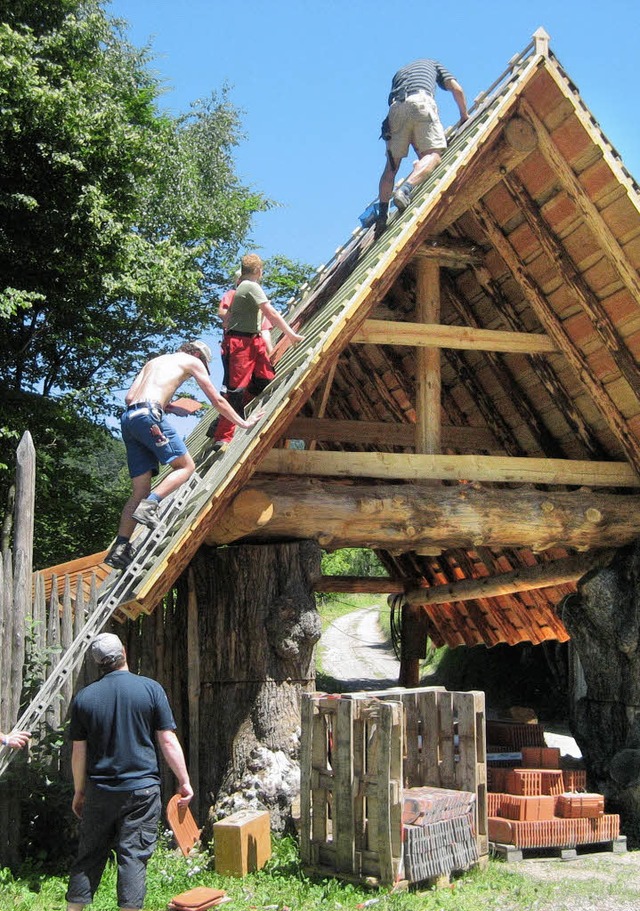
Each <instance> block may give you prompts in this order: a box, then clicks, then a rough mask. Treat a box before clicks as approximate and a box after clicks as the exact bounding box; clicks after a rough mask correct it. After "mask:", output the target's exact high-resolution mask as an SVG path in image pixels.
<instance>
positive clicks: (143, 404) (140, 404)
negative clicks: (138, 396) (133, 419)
mask: <svg viewBox="0 0 640 911" xmlns="http://www.w3.org/2000/svg"><path fill="white" fill-rule="evenodd" d="M137 408H148V409H149V411H153V410H154V409H155V410H156V411H162V412H164V406H163V405H161V404H160V402H132V404H131V405H127V407H126V408H125V411H135V410H136V409H137Z"/></svg>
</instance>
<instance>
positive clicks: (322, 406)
mask: <svg viewBox="0 0 640 911" xmlns="http://www.w3.org/2000/svg"><path fill="white" fill-rule="evenodd" d="M337 369H338V361H337V360H336V361H334V362H333V364H332V365H331V367H330V368H329V373H328V374H327V378H326V380H325V381H324V386H323V388H322V393H321V395H320V400H319V401H318V403H317V405H315V406H314V409H313V416H314V417H316V418H323V417H324V415H325V412H326V410H327V404H328V402H329V395H330V393H331V387H332V386H333V380H334V378H335V375H336V370H337ZM316 442H317V441H316V440H311V441H310V443H309V449H311V450H313V449H315V448H316Z"/></svg>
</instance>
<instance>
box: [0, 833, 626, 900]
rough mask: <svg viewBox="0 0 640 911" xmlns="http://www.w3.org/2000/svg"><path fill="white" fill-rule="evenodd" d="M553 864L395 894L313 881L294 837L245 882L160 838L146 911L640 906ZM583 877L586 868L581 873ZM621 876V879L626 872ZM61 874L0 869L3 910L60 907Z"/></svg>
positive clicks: (621, 883) (613, 882) (614, 881)
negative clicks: (204, 896) (197, 904)
mask: <svg viewBox="0 0 640 911" xmlns="http://www.w3.org/2000/svg"><path fill="white" fill-rule="evenodd" d="M557 863H558V876H557V877H553V878H550V879H549V880H545V881H540V880H536V879H534V878H531V877H527V876H523V875H522V874H521V873H520V872H517V871H514V870H513V869H511V868H510V867H509V866H508V865H507V864H504V863H503V862H501V861H496V860H491V861H490V862H489V863H488V865H487V866H486V867H485V868H484V869H482V870H481V869H474V870H472V871H470V872H469V873H466V874H464V875H462V876H460V877H458V878H457V879H454V880H453V882H452V883H451V885H450V886H447V887H445V888H442V889H437V890H436V889H433V888H431V889H428V890H426V891H405V892H393V891H392V890H391V889H388V888H387V889H365V888H364V887H360V886H355V885H351V884H349V883H345V882H342V881H341V880H338V879H313V878H310V877H309V876H307V875H306V874H305V872H304V871H303V870H302V868H301V865H300V859H299V855H298V849H297V844H296V842H295V840H294V839H292V838H283V839H274V854H273V857H272V859H271V861H269V863H268V864H267V866H266V867H265V869H264V870H261V871H260V872H258V873H253V874H250V875H248V876H246V877H244V878H242V879H239V878H233V877H224V876H219V875H217V874H216V873H215V872H214V870H213V866H212V858H211V856H210V855H209V854H208V853H206V852H204V851H203V852H201V853H200V854H196V855H195V856H193V857H190V858H188V859H185V858H183V857H182V855H181V854H179V853H178V852H176V851H174V850H172V849H171V848H170V847H169V843H168V841H167V840H166V839H165V838H163V839H162V840H161V844H160V845H159V847H158V849H157V850H156V852H155V854H154V856H153V858H152V859H151V861H150V864H149V870H148V880H147V885H148V889H147V900H146V902H145V909H146V911H164V909H165V908H166V907H167V903H168V902H169V900H170V899H171V898H172V897H173V896H174V895H177V894H179V893H180V892H184V891H186V890H187V889H192V888H194V887H195V886H211V887H213V888H218V889H224V890H225V891H226V893H227V895H228V896H229V897H230V898H231V902H230V903H229V906H230V907H231V908H234V907H235V908H238V907H240V908H251V909H271V911H287V909H289V911H317V908H319V907H321V906H322V908H323V911H356V909H361V908H363V907H365V908H369V907H371V908H372V909H373V911H550V909H552V908H553V909H557V911H560V909H565V908H566V909H570V908H575V907H576V906H578V907H583V906H584V901H585V899H588V900H590V901H591V902H593V903H594V907H595V906H596V905H597V904H600V905H601V906H603V905H604V904H605V903H606V902H608V901H611V900H612V899H613V898H614V897H615V901H616V903H622V902H624V901H629V902H631V903H633V902H638V900H639V899H640V892H639V891H638V886H637V882H636V885H635V887H634V883H633V881H632V880H630V879H629V876H628V870H626V868H625V871H623V870H616V871H613V876H608V877H607V878H606V880H602V879H597V878H596V877H594V876H588V878H581V879H579V880H572V879H571V878H568V879H565V878H563V877H562V875H561V870H562V865H561V863H560V862H557ZM585 872H586V871H585ZM625 872H626V875H625ZM65 889H66V877H59V876H49V875H44V874H40V873H38V871H37V870H36V869H33V868H32V869H30V868H29V867H25V868H24V869H23V870H22V871H21V873H20V874H19V875H18V876H16V877H15V878H13V877H12V876H11V874H10V873H9V871H8V870H2V871H0V911H52V909H55V908H60V909H62V908H64V907H65V905H64V893H65ZM115 907H116V900H115V868H114V867H113V865H111V864H110V865H109V866H108V867H107V870H106V871H105V874H104V876H103V879H102V883H101V884H100V888H99V890H98V892H97V894H96V897H95V901H94V903H93V905H92V906H91V908H92V909H94V911H113V909H114V908H115Z"/></svg>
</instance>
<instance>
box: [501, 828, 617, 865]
mask: <svg viewBox="0 0 640 911" xmlns="http://www.w3.org/2000/svg"><path fill="white" fill-rule="evenodd" d="M489 850H490V853H491V855H492V856H493V857H499V858H501V859H502V860H504V861H506V862H507V863H517V862H518V861H521V860H526V859H528V858H533V857H557V858H558V859H559V860H575V859H576V858H577V857H579V856H580V855H581V854H597V853H600V852H602V853H605V852H606V853H611V854H624V853H625V852H626V850H627V838H626V836H625V835H619V836H618V837H617V838H614V839H612V840H611V841H605V842H594V843H592V844H587V845H575V846H573V847H565V848H561V847H553V848H517V847H516V846H515V845H501V844H498V843H496V842H494V841H491V842H489Z"/></svg>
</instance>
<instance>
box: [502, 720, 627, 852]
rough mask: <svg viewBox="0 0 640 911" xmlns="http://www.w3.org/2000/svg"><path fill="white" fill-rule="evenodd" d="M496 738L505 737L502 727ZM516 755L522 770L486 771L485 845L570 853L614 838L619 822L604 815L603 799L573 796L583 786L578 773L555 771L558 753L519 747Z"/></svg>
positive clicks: (583, 777)
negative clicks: (569, 851)
mask: <svg viewBox="0 0 640 911" xmlns="http://www.w3.org/2000/svg"><path fill="white" fill-rule="evenodd" d="M515 727H518V728H522V727H525V726H523V725H517V726H515ZM500 733H501V734H502V736H503V737H505V728H504V727H503V729H502V730H501V732H500ZM537 733H538V732H536V734H535V735H534V737H537ZM504 745H505V746H508V745H509V744H504ZM520 751H521V753H522V766H523V768H511V769H506V768H494V769H491V768H490V769H489V775H488V784H489V789H490V793H489V794H488V795H487V809H488V815H489V821H488V828H489V841H490V842H493V843H494V845H498V846H499V845H509V846H514V847H515V848H574V847H575V846H576V845H587V844H597V843H603V842H614V841H615V839H617V838H618V837H619V835H620V817H619V816H618V815H617V814H605V812H604V797H603V795H602V794H585V793H577V791H578V789H579V788H584V787H585V785H586V772H585V771H584V770H583V769H561V768H560V750H558V749H554V748H549V747H541V746H539V745H537V744H535V745H531V746H527V745H521V746H520Z"/></svg>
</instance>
